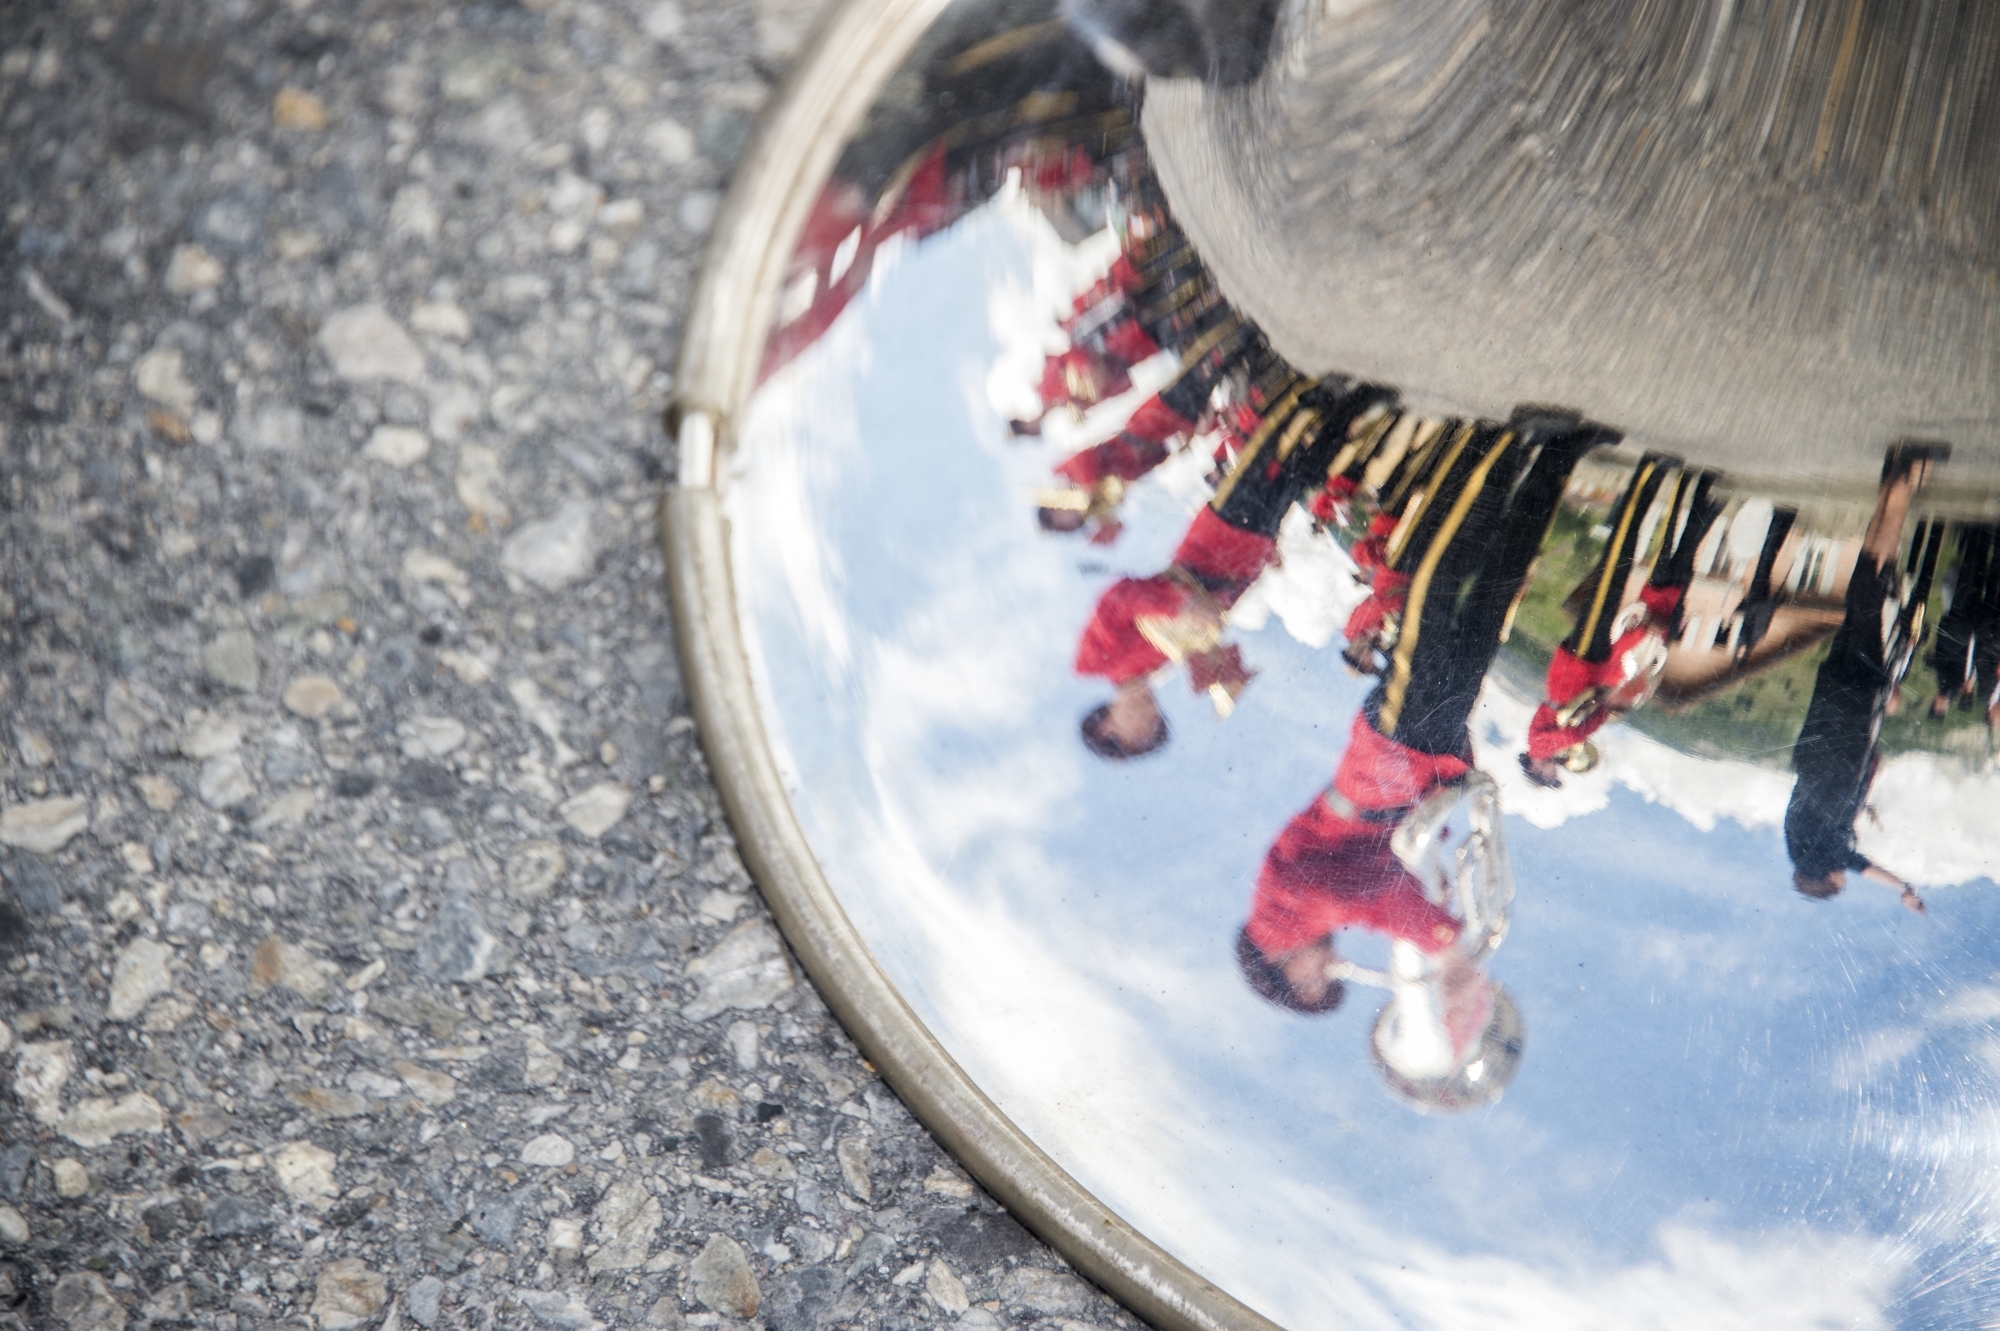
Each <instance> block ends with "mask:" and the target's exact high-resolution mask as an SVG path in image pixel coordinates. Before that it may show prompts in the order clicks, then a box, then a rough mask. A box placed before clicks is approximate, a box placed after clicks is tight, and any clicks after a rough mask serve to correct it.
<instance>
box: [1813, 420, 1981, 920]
mask: <svg viewBox="0 0 2000 1331" xmlns="http://www.w3.org/2000/svg"><path fill="white" fill-rule="evenodd" d="M1946 451H1947V450H1946V449H1945V447H1944V446H1943V445H1927V444H1899V445H1897V446H1896V447H1894V448H1892V449H1890V451H1889V456H1888V458H1887V460H1886V461H1885V462H1884V463H1883V466H1882V488H1881V490H1880V492H1879V493H1878V495H1877V497H1876V501H1875V513H1874V516H1873V517H1872V518H1871V519H1870V520H1869V523H1868V531H1867V534H1866V535H1865V536H1864V537H1863V540H1862V547H1861V552H1860V554H1859V556H1857V558H1856V559H1855V562H1854V572H1853V573H1852V575H1851V576H1850V577H1849V579H1848V583H1847V613H1846V616H1845V617H1844V618H1843V619H1842V620H1841V624H1840V628H1839V630H1838V631H1837V632H1836V633H1835V634H1834V635H1833V643H1832V646H1831V647H1830V648H1829V650H1828V651H1827V655H1826V660H1825V661H1823V662H1821V663H1820V668H1819V674H1818V676H1817V677H1816V678H1815V679H1814V680H1813V692H1812V701H1811V702H1809V703H1808V704H1807V705H1806V717H1805V721H1804V723H1803V724H1802V725H1801V726H1800V727H1799V738H1798V742H1797V743H1796V744H1794V745H1793V746H1792V767H1793V770H1794V771H1796V772H1797V773H1798V780H1797V782H1796V784H1795V785H1794V786H1793V788H1792V798H1791V803H1790V804H1789V805H1788V806H1787V807H1786V809H1785V849H1786V851H1787V852H1789V853H1790V855H1791V858H1792V883H1793V886H1795V887H1796V888H1797V889H1798V890H1799V891H1800V892H1801V893H1803V894H1804V895H1806V896H1808V897H1813V898H1815V899H1817V900H1822V901H1823V900H1826V899H1827V898H1829V897H1832V896H1835V895H1837V894H1838V893H1839V892H1840V890H1841V888H1842V887H1844V886H1845V885H1846V880H1847V875H1848V874H1849V873H1850V872H1851V873H1858V874H1860V875H1861V876H1862V877H1864V878H1868V879H1872V880H1874V881H1875V882H1878V883H1882V884H1885V885H1887V886H1889V887H1893V888H1895V889H1897V890H1898V891H1899V892H1900V893H1901V894H1902V898H1903V904H1904V905H1905V906H1907V907H1909V908H1910V909H1911V910H1914V911H1917V912H1920V913H1921V912H1922V911H1923V909H1924V903H1923V899H1922V898H1921V897H1919V896H1918V895H1917V891H1916V889H1915V888H1913V887H1911V886H1910V885H1909V884H1907V883H1905V882H1904V881H1903V880H1902V879H1900V878H1898V877H1897V876H1896V875H1895V874H1893V873H1890V872H1889V871H1888V870H1887V869H1884V868H1882V867H1881V866H1880V865H1877V864H1874V863H1872V862H1870V861H1869V859H1868V858H1867V856H1865V855H1863V854H1861V852H1860V851H1858V850H1856V849H1855V846H1854V820H1855V817H1856V816H1857V815H1858V814H1859V813H1860V812H1861V809H1862V807H1863V805H1864V804H1865V803H1866V802H1867V798H1868V788H1869V786H1870V784H1871V783H1872V782H1873V781H1874V779H1875V762H1876V751H1875V742H1876V738H1877V736H1878V735H1879V734H1880V732H1881V727H1882V716H1883V712H1884V709H1885V708H1886V706H1887V705H1888V702H1889V697H1890V695H1891V694H1892V693H1893V692H1894V691H1895V690H1896V689H1897V687H1898V686H1899V685H1900V683H1901V673H1902V670H1903V668H1904V667H1905V666H1906V665H1907V662H1908V659H1909V653H1908V650H1907V646H1906V639H1907V628H1906V626H1905V625H1904V624H1903V623H1901V622H1899V620H1891V619H1889V618H1887V615H1888V612H1889V609H1890V607H1891V606H1898V607H1900V606H1901V605H1902V604H1903V598H1902V596H1901V594H1900V589H1899V588H1898V586H1897V576H1896V555H1897V552H1898V550H1899V548H1900V547H1901V544H1902V537H1903V524H1904V520H1905V519H1906V518H1907V516H1908V514H1909V508H1910V499H1911V496H1912V495H1913V494H1915V492H1916V490H1917V488H1918V487H1919V486H1921V485H1922V484H1923V482H1924V479H1925V478H1926V476H1927V475H1928V473H1929V470H1930V467H1931V465H1932V464H1933V463H1934V462H1936V461H1939V460H1941V459H1942V458H1943V457H1944V456H1945V455H1946ZM1899 619H1900V617H1899Z"/></svg>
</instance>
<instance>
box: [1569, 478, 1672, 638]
mask: <svg viewBox="0 0 2000 1331" xmlns="http://www.w3.org/2000/svg"><path fill="white" fill-rule="evenodd" d="M1670 465H1671V464H1669V463H1668V462H1667V461H1666V460H1665V459H1662V458H1659V457H1655V456H1652V455H1648V456H1646V457H1643V458H1641V459H1640V460H1639V465H1638V467H1637V468H1636V469H1635V470H1634V471H1633V473H1632V479H1631V480H1630V481H1628V482H1627V483H1626V486H1625V493H1624V494H1623V495H1621V496H1619V499H1618V502H1617V503H1616V504H1615V505H1613V506H1612V509H1611V535H1610V538H1609V539H1608V540H1607V541H1606V542H1605V545H1604V553H1603V554H1602V555H1601V556H1600V557H1599V559H1598V562H1597V567H1596V568H1595V569H1593V570H1592V571H1591V574H1590V577H1589V578H1588V579H1587V580H1586V583H1585V586H1586V589H1587V590H1586V591H1585V593H1584V596H1583V599H1582V604H1581V606H1580V607H1579V608H1578V611H1577V616H1576V625H1575V627H1574V628H1572V629H1571V630H1570V635H1569V637H1568V638H1566V639H1564V641H1563V646H1564V647H1566V648H1568V649H1569V651H1570V652H1571V653H1572V654H1573V655H1575V656H1576V657H1577V658H1578V659H1579V660H1583V661H1604V660H1607V659H1609V658H1610V655H1611V624H1612V621H1614V620H1615V619H1617V617H1618V610H1619V608H1620V606H1622V605H1623V604H1624V599H1625V584H1626V583H1628V582H1629V581H1631V578H1632V562H1633V559H1634V557H1635V556H1636V555H1637V554H1638V550H1639V533H1640V531H1641V529H1642V528H1643V527H1644V525H1645V520H1646V511H1647V510H1648V509H1650V508H1651V507H1652V506H1653V499H1654V497H1655V495H1657V494H1658V492H1659V488H1660V482H1661V481H1662V480H1663V479H1665V476H1666V471H1667V469H1668V467H1669V466H1670Z"/></svg>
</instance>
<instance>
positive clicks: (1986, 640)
mask: <svg viewBox="0 0 2000 1331" xmlns="http://www.w3.org/2000/svg"><path fill="white" fill-rule="evenodd" d="M1996 554H2000V528H1996V527H1994V526H1993V525H1992V524H1990V523H1976V524H1971V525H1968V526H1964V527H1961V528H1959V531H1958V579H1957V583H1956V585H1955V586H1954V587H1953V589H1952V593H1951V607H1950V608H1949V609H1947V610H1946V611H1945V612H1944V616H1943V618H1941V619H1939V620H1938V626H1937V638H1936V640H1935V641H1934V642H1932V644H1931V654H1930V666H1931V669H1932V670H1933V671H1935V672H1936V673H1937V680H1938V692H1939V693H1941V694H1945V695H1947V696H1950V695H1954V694H1958V693H1961V692H1963V691H1964V690H1965V689H1966V688H1967V687H1969V686H1971V685H1973V684H1974V683H1975V681H1978V680H1980V679H1981V678H1982V675H1983V674H1985V673H1990V671H1991V667H1990V665H1989V666H1988V669H1987V671H1985V672H1982V671H1981V669H1980V666H1981V664H1982V659H1981V658H1982V657H1986V656H1990V655H1992V651H1991V650H1990V640H1991V639H1992V637H1993V635H1994V633H1995V631H1996V630H2000V568H1996V567H1995V556H1996ZM1982 647H1989V650H1988V651H1985V652H1982V651H1981V650H1980V649H1981V648H1982Z"/></svg>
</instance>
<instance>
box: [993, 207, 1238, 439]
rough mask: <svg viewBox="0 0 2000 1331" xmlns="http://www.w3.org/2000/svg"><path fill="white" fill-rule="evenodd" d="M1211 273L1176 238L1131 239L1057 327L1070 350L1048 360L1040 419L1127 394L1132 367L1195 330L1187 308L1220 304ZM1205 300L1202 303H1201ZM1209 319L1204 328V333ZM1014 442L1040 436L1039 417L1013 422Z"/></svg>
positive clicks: (1158, 234)
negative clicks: (1057, 412) (1052, 413)
mask: <svg viewBox="0 0 2000 1331" xmlns="http://www.w3.org/2000/svg"><path fill="white" fill-rule="evenodd" d="M1219 295H1220V293H1219V292H1217V291H1216V290H1215V286H1214V283H1213V282H1212V281H1211V280H1210V278H1209V276H1208V271H1207V269H1206V268H1204V267H1203V266H1202V264H1201V261H1200V260H1199V259H1198V258H1196V257H1195V254H1194V250H1193V248H1192V247H1191V246H1190V245H1189V244H1188V243H1187V241H1186V239H1185V238H1184V237H1182V236H1181V235H1180V234H1179V232H1178V231H1175V230H1172V229H1171V228H1169V229H1168V230H1165V231H1162V232H1154V233H1151V234H1149V235H1147V236H1146V237H1145V238H1144V239H1138V240H1134V241H1133V242H1132V243H1131V244H1129V245H1128V246H1127V247H1126V249H1125V251H1124V252H1123V253H1121V254H1120V255H1119V256H1118V259H1117V260H1116V262H1114V263H1113V264H1112V266H1111V270H1110V272H1108V273H1107V274H1106V275H1105V276H1104V277H1102V278H1099V279H1098V280H1097V281H1096V282H1095V283H1093V284H1092V285H1091V287H1090V289H1089V290H1088V291H1085V292H1084V293H1083V294H1082V295H1080V296H1078V297H1077V298H1076V300H1075V301H1074V302H1073V304H1072V306H1071V313H1070V316H1069V317H1068V318H1066V319H1064V320H1063V321H1062V323H1061V328H1062V332H1063V335H1064V337H1066V338H1067V339H1068V341H1069V346H1068V347H1067V348H1065V349H1064V350H1062V351H1059V352H1056V353H1055V354H1053V355H1050V356H1048V357H1046V358H1045V359H1044V360H1043V362H1042V378H1041V383H1040V384H1039V385H1038V389H1037V391H1038V393H1039V395H1040V397H1041V402H1042V415H1043V416H1046V415H1047V414H1048V413H1049V412H1051V411H1054V410H1057V409H1058V408H1064V407H1067V408H1069V409H1071V411H1072V412H1074V413H1075V414H1076V415H1077V416H1079V417H1081V415H1082V414H1083V413H1084V412H1085V411H1087V410H1089V409H1090V408H1091V407H1094V406H1096V405H1097V404H1098V403H1100V402H1103V401H1105V400H1106V399H1108V398H1113V397H1116V396H1118V395H1119V394H1120V393H1124V392H1126V391H1127V390H1129V389H1130V388H1131V387H1132V376H1131V371H1132V367H1133V366H1135V365H1137V364H1139V363H1140V362H1141V361H1143V360H1147V359H1149V358H1150V357H1152V356H1155V355H1157V354H1158V353H1159V350H1160V348H1161V347H1162V346H1163V345H1165V346H1171V345H1179V344H1181V343H1182V342H1183V341H1185V340H1186V339H1187V337H1188V335H1189V334H1190V333H1193V332H1195V331H1197V330H1195V329H1194V328H1193V325H1192V324H1190V323H1189V322H1188V321H1187V315H1188V313H1189V307H1190V305H1191V304H1192V305H1198V306H1199V307H1200V308H1201V309H1204V310H1206V309H1208V308H1210V307H1211V306H1213V305H1214V304H1215V303H1216V302H1217V301H1218V300H1219ZM1204 298H1206V299H1204ZM1210 323H1213V320H1212V319H1210V320H1206V321H1204V326H1206V325H1207V324H1210ZM1012 429H1013V431H1014V433H1015V434H1016V435H1034V434H1040V433H1041V430H1042V426H1041V417H1039V416H1038V417H1036V418H1035V419H1033V420H1016V421H1013V422H1012Z"/></svg>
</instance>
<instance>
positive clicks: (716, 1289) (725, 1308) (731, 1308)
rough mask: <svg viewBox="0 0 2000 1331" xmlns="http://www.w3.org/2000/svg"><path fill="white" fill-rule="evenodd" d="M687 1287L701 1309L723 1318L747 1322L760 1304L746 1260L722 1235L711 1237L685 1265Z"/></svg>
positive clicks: (733, 1241)
mask: <svg viewBox="0 0 2000 1331" xmlns="http://www.w3.org/2000/svg"><path fill="white" fill-rule="evenodd" d="M688 1284H689V1287H690V1288H691V1289H692V1290H693V1291H694V1296H695V1298H696V1299H698V1300H700V1301H701V1303H702V1305H703V1306H704V1307H707V1308H712V1309H714V1310H715V1311H716V1312H719V1313H721V1314H722V1315H723V1316H724V1317H736V1318H741V1319H743V1320H745V1321H747V1320H749V1319H750V1318H752V1317H755V1316H756V1315H757V1308H758V1306H759V1304H761V1303H762V1302H763V1297H764V1296H763V1291H762V1290H760V1289H759V1288H758V1287H757V1277H756V1275H755V1273H753V1272H752V1271H751V1270H750V1259H749V1257H748V1256H747V1255H746V1254H745V1253H744V1251H743V1247H742V1245H741V1244H739V1243H737V1242H736V1240H734V1239H732V1238H730V1237H728V1236H727V1235H724V1234H711V1235H710V1236H709V1239H708V1242H707V1243H705V1244H703V1245H702V1249H701V1251H700V1252H699V1253H697V1254H696V1255H695V1259H694V1261H692V1262H690V1263H689V1264H688Z"/></svg>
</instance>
